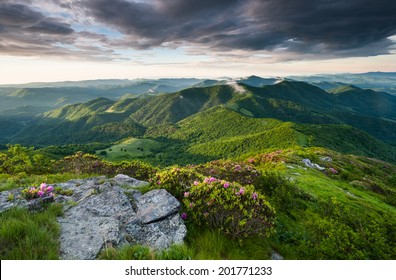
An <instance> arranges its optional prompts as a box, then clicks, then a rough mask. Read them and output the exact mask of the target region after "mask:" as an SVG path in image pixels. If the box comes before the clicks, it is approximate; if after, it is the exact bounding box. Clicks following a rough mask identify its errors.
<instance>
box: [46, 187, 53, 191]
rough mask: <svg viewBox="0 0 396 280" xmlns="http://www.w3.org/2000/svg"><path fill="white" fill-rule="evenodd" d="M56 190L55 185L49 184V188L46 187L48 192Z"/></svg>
mask: <svg viewBox="0 0 396 280" xmlns="http://www.w3.org/2000/svg"><path fill="white" fill-rule="evenodd" d="M53 190H54V187H53V186H49V187H48V188H47V189H46V192H52V191H53Z"/></svg>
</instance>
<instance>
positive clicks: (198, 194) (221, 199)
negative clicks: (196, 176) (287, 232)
mask: <svg viewBox="0 0 396 280" xmlns="http://www.w3.org/2000/svg"><path fill="white" fill-rule="evenodd" d="M183 204H184V206H185V209H187V210H186V212H187V213H183V214H184V218H185V219H191V220H192V221H193V222H194V223H196V224H198V225H207V226H209V228H212V229H216V230H219V231H220V232H222V233H223V234H225V235H227V236H229V237H231V238H233V239H239V240H242V239H244V238H247V237H249V236H254V235H260V236H263V235H269V234H270V232H271V228H272V227H273V225H274V219H275V211H274V209H273V208H272V207H271V206H270V204H269V203H268V202H267V200H266V198H265V197H264V195H262V194H260V193H257V192H256V191H255V189H254V187H253V186H252V185H246V186H243V187H242V186H241V185H240V184H238V183H230V182H227V181H224V180H218V179H216V178H214V177H210V178H209V177H207V178H205V179H204V180H203V181H202V182H198V181H195V182H194V183H193V186H192V187H191V188H190V191H189V192H185V193H184V198H183ZM183 214H182V215H183Z"/></svg>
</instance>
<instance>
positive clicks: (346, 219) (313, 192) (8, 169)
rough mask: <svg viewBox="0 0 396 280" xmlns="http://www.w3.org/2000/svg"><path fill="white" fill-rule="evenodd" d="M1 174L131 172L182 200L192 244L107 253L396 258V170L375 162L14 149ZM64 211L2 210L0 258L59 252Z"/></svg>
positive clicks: (9, 183)
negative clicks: (121, 156)
mask: <svg viewBox="0 0 396 280" xmlns="http://www.w3.org/2000/svg"><path fill="white" fill-rule="evenodd" d="M302 159H310V160H311V161H312V162H313V163H317V164H318V165H320V166H322V167H323V168H324V170H323V171H320V170H317V169H314V168H309V167H307V166H305V164H304V163H303V162H302ZM0 172H1V174H2V175H0V191H3V190H9V189H15V188H18V187H27V186H32V185H38V184H40V183H42V182H48V183H54V182H60V181H66V180H68V179H72V178H73V179H74V178H84V177H92V176H96V175H97V174H101V175H107V176H109V177H110V176H114V175H115V174H117V173H124V174H127V175H130V176H132V177H135V178H139V179H142V180H147V181H149V182H150V183H151V184H150V188H151V189H154V188H165V189H167V190H168V191H169V192H171V193H172V194H173V195H174V196H175V197H176V198H177V199H179V200H180V202H181V204H182V209H181V211H180V214H183V213H184V214H185V216H184V218H185V223H186V225H187V227H188V235H187V238H186V242H185V244H184V245H178V246H174V247H172V248H171V249H170V250H168V251H165V252H155V251H152V250H150V249H148V248H145V247H142V246H128V247H123V248H120V249H114V248H108V249H106V250H105V251H103V252H102V254H101V255H100V256H99V257H100V258H102V259H269V258H271V254H273V253H274V252H277V253H279V254H281V255H282V256H283V257H284V258H286V259H395V258H396V251H395V250H396V249H395V248H396V236H395V233H396V208H395V207H396V167H395V166H394V165H392V164H389V163H386V162H383V161H379V160H376V159H370V158H366V157H360V156H351V155H343V154H339V153H337V152H334V151H331V150H328V149H324V148H298V147H295V148H286V149H283V150H272V151H270V150H268V151H267V152H265V153H261V154H252V155H251V156H243V157H240V158H234V159H232V160H231V159H230V160H216V161H211V162H208V163H202V164H196V165H186V166H170V167H166V168H160V169H159V168H154V167H153V166H151V165H149V164H146V163H142V162H139V161H131V162H119V163H111V162H107V161H104V160H102V159H100V158H98V157H97V156H94V155H89V154H84V153H81V152H80V153H76V154H74V155H72V156H67V157H63V158H61V159H58V160H54V159H50V158H48V157H46V156H45V155H43V154H40V153H37V151H34V150H33V149H30V148H26V147H21V146H19V145H15V146H10V147H9V148H8V150H7V151H5V152H3V153H0ZM61 214H62V213H61V207H60V206H59V205H51V206H50V207H49V208H48V209H47V210H45V211H43V212H40V213H34V214H31V213H28V212H27V211H26V210H21V209H12V210H9V211H7V212H4V213H2V214H0V220H1V223H0V224H1V232H0V244H1V246H0V248H1V249H0V258H1V259H56V258H58V257H59V256H58V250H59V244H58V237H59V228H58V226H57V223H56V217H57V216H58V215H61ZM214 240H215V241H216V242H214ZM209 248H210V249H209Z"/></svg>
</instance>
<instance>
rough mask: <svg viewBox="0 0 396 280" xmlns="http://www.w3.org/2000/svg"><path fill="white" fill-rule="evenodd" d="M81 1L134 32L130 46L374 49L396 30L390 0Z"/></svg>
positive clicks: (91, 10) (394, 5) (395, 7)
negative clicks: (202, 45) (173, 45)
mask: <svg viewBox="0 0 396 280" xmlns="http://www.w3.org/2000/svg"><path fill="white" fill-rule="evenodd" d="M81 3H82V4H83V5H84V7H85V8H86V10H87V13H88V14H90V15H92V16H93V17H94V18H95V19H96V20H98V21H100V22H104V23H106V24H109V25H112V26H113V27H115V28H117V29H118V30H119V31H121V32H123V33H125V34H129V35H133V36H135V38H138V39H139V40H137V41H136V42H133V43H134V44H135V47H155V46H159V45H161V44H163V43H174V42H186V43H187V44H188V43H193V44H206V45H207V46H210V47H214V48H216V49H219V50H221V49H225V50H228V49H247V50H273V49H276V48H285V49H287V50H289V51H295V52H304V50H305V51H306V50H311V51H315V52H316V53H318V54H320V53H325V52H333V53H334V54H344V55H353V52H354V50H357V49H359V50H361V51H360V52H358V55H362V53H361V52H362V50H367V52H368V53H366V54H364V55H375V54H379V53H384V52H386V50H384V49H383V48H384V47H385V48H387V47H389V46H390V45H391V44H392V42H391V41H390V40H388V39H387V38H388V37H389V36H392V35H395V34H396V16H395V15H396V2H395V1H390V0H348V1H345V0H342V1H341V0H246V1H238V0H234V1H230V0H228V1H227V0H218V1H214V0H212V1H210V0H204V1H196V0H169V1H159V0H152V1H144V2H138V1H125V0H113V1H111V2H109V1H106V0H93V1H84V2H81ZM139 42H140V43H139ZM139 44H141V45H139ZM366 46H370V47H366ZM375 46H381V48H379V49H376V48H375Z"/></svg>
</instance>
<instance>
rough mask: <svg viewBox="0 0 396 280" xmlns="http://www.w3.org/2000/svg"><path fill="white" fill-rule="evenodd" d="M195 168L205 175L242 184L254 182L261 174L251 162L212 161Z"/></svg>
mask: <svg viewBox="0 0 396 280" xmlns="http://www.w3.org/2000/svg"><path fill="white" fill-rule="evenodd" d="M195 169H196V170H197V171H198V172H200V173H202V174H204V175H205V176H214V177H216V178H219V179H222V180H226V181H229V182H238V183H240V184H243V185H245V184H255V183H256V182H257V180H258V178H259V177H260V175H261V173H260V171H258V170H257V169H255V168H254V167H253V166H252V165H251V164H246V163H243V162H233V161H230V160H226V161H224V160H217V161H212V162H209V163H207V164H202V165H198V166H197V167H195Z"/></svg>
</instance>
